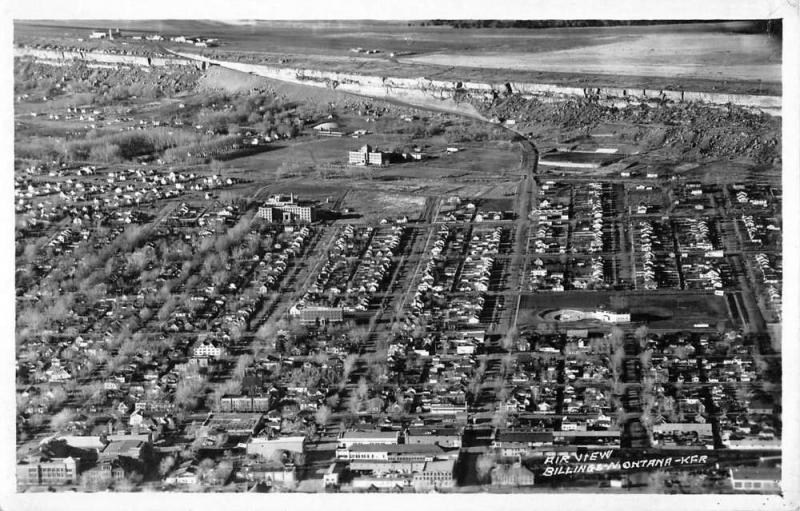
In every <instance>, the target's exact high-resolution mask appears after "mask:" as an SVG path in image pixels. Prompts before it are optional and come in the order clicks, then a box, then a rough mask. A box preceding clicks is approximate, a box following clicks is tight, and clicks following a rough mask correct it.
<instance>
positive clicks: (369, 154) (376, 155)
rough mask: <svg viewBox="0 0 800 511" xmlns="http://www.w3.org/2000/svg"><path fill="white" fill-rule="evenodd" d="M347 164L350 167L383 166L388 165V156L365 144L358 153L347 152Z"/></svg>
mask: <svg viewBox="0 0 800 511" xmlns="http://www.w3.org/2000/svg"><path fill="white" fill-rule="evenodd" d="M347 162H348V163H349V164H350V165H383V164H384V163H388V155H387V154H385V153H382V152H380V151H377V150H373V149H372V148H371V147H370V146H369V145H368V144H365V145H363V146H361V148H360V149H359V150H358V151H349V152H348V153H347Z"/></svg>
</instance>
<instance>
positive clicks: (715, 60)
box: [399, 31, 781, 88]
mask: <svg viewBox="0 0 800 511" xmlns="http://www.w3.org/2000/svg"><path fill="white" fill-rule="evenodd" d="M612 33H613V31H612ZM675 48H680V49H681V50H680V51H679V52H676V51H675ZM399 60H400V62H413V63H422V64H436V65H441V66H445V65H447V66H455V67H485V68H491V69H498V70H499V69H503V70H505V69H508V70H518V71H537V72H542V71H551V72H559V73H566V72H571V73H580V74H584V73H586V74H593V75H604V74H607V75H624V76H646V77H661V78H667V79H670V80H680V79H682V78H691V79H707V80H719V81H720V82H722V83H724V82H728V81H731V82H735V81H738V80H741V81H746V82H768V83H769V82H780V79H781V61H780V45H779V44H778V43H777V42H776V41H773V40H770V38H769V37H768V36H766V35H764V34H736V33H724V32H720V33H693V32H687V33H679V34H664V33H638V34H630V33H628V34H625V35H621V36H619V37H616V38H615V37H614V36H608V40H603V41H602V43H600V44H598V39H593V43H592V44H587V45H585V46H578V45H576V46H575V47H572V48H568V49H550V48H547V46H546V43H545V44H544V45H542V46H540V45H538V44H537V41H536V40H533V41H531V42H530V46H529V47H528V48H526V49H525V52H524V53H523V52H518V51H516V52H515V51H514V50H513V49H508V50H504V51H492V50H483V51H466V52H464V53H461V52H447V51H437V52H435V53H428V54H424V55H415V56H413V57H405V58H401V59H399ZM665 88H666V87H665Z"/></svg>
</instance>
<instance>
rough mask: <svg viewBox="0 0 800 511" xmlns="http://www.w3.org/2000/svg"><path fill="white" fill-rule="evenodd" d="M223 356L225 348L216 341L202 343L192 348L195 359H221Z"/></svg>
mask: <svg viewBox="0 0 800 511" xmlns="http://www.w3.org/2000/svg"><path fill="white" fill-rule="evenodd" d="M224 355H225V346H223V345H222V343H219V342H217V341H203V342H200V343H198V344H197V346H195V348H194V356H195V357H211V358H217V359H218V358H221V357H223V356H224Z"/></svg>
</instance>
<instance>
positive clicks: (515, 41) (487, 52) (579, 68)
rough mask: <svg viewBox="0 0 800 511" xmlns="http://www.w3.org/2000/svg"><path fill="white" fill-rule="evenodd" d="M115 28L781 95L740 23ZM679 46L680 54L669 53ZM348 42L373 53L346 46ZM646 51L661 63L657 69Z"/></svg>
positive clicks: (307, 59)
mask: <svg viewBox="0 0 800 511" xmlns="http://www.w3.org/2000/svg"><path fill="white" fill-rule="evenodd" d="M117 25H120V26H119V28H120V29H122V30H127V31H129V32H131V33H136V32H138V33H142V34H144V33H152V32H159V33H162V34H164V35H165V36H168V35H179V34H183V35H187V36H189V35H192V34H193V33H203V34H206V35H208V36H210V37H216V38H219V39H220V40H221V41H222V44H221V46H220V47H218V48H214V49H213V50H212V51H211V52H212V53H216V54H220V55H222V54H227V55H229V56H231V58H232V59H233V60H236V55H239V56H244V57H248V58H257V59H258V60H259V61H260V62H264V63H272V64H279V63H284V64H286V65H290V66H293V67H303V66H306V67H310V68H312V69H313V68H317V69H326V70H332V71H333V70H337V71H350V72H359V73H364V74H379V75H383V76H401V77H403V76H425V77H427V78H439V79H455V80H472V81H489V82H497V81H501V80H502V81H527V82H542V83H555V84H560V85H567V86H578V87H582V86H587V85H589V86H608V87H641V88H653V89H659V88H661V89H684V90H701V91H726V92H741V93H749V94H779V93H780V59H781V52H780V43H779V42H775V41H774V40H772V39H771V38H770V36H768V35H766V34H763V33H758V32H755V33H754V32H753V28H752V26H751V24H748V23H747V22H725V23H716V24H702V25H693V24H683V25H655V26H631V27H606V28H549V29H492V28H483V29H453V28H450V27H442V26H425V27H423V26H418V25H415V26H411V27H409V26H408V23H406V22H377V23H376V22H369V23H364V22H358V21H349V22H319V23H316V24H314V26H313V27H309V26H308V25H307V24H305V23H299V22H295V23H293V22H266V21H256V22H251V23H243V24H238V23H237V24H232V23H231V24H229V23H222V22H197V21H188V20H184V21H154V22H153V21H148V22H140V21H137V22H114V23H113V26H114V27H116V26H117ZM108 26H109V23H107V22H102V21H97V22H94V21H93V22H89V21H79V22H75V24H73V25H70V26H67V24H66V23H45V22H18V23H17V24H16V27H15V38H16V39H17V40H18V41H20V42H36V41H38V40H47V38H48V37H49V38H50V39H51V40H52V38H54V37H55V38H63V39H65V40H69V39H72V40H74V39H76V38H77V37H82V36H83V37H85V34H86V32H87V31H89V30H90V29H91V28H108ZM78 27H80V28H78ZM93 44H95V45H96V46H98V47H104V46H106V45H109V44H110V45H113V44H114V43H107V42H101V43H97V42H95V43H93ZM171 46H172V47H174V48H175V49H180V48H181V46H180V45H171ZM683 46H686V48H687V51H686V52H683V51H680V52H677V51H674V49H675V48H683ZM355 47H361V48H364V49H378V50H380V53H376V54H373V55H365V54H361V53H353V52H351V51H350V49H351V48H355ZM390 54H395V55H396V56H395V57H390ZM687 54H688V55H687ZM687 56H688V59H687ZM651 57H655V58H657V59H658V61H657V63H658V64H659V66H663V67H659V66H656V65H655V64H656V62H653V60H652V59H651ZM567 58H569V62H567V61H566V59H567ZM498 71H500V72H501V74H500V75H498ZM665 78H666V80H665Z"/></svg>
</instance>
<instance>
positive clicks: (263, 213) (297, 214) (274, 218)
mask: <svg viewBox="0 0 800 511" xmlns="http://www.w3.org/2000/svg"><path fill="white" fill-rule="evenodd" d="M256 216H257V217H258V218H262V219H264V220H266V221H267V222H278V221H280V222H281V223H292V222H311V221H312V220H313V219H314V210H313V208H312V207H311V205H310V204H305V203H300V202H296V201H295V197H294V194H290V195H289V196H288V197H287V196H285V195H273V196H271V197H270V198H269V199H267V201H266V202H265V203H264V205H263V206H261V207H259V208H258V213H257V214H256Z"/></svg>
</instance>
